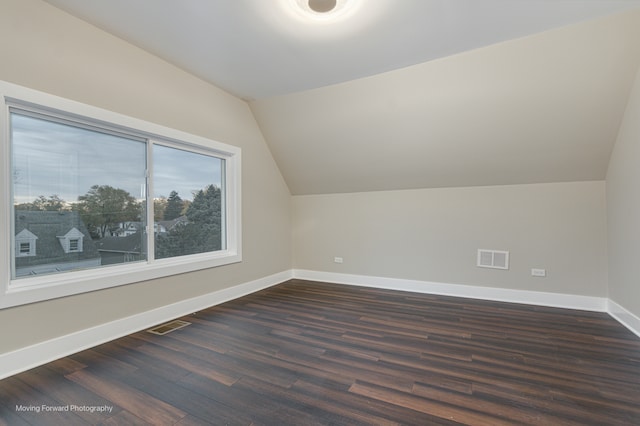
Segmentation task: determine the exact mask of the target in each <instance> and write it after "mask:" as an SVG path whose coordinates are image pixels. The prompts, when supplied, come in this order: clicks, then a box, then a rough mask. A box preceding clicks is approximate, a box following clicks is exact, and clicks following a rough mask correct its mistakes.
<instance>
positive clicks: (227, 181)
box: [0, 81, 242, 309]
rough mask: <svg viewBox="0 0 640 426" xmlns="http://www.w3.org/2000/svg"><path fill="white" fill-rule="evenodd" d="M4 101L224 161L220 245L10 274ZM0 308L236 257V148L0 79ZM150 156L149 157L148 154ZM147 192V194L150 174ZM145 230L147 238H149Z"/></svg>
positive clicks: (238, 187)
mask: <svg viewBox="0 0 640 426" xmlns="http://www.w3.org/2000/svg"><path fill="white" fill-rule="evenodd" d="M10 106H13V107H17V108H20V109H29V108H32V109H34V110H36V111H38V112H45V113H47V114H49V115H51V116H54V117H55V116H57V117H62V118H66V119H71V120H75V119H77V120H79V121H80V122H83V123H86V124H90V125H95V126H98V127H102V128H107V129H115V130H117V131H120V132H124V133H127V134H132V135H134V136H138V137H142V138H145V139H146V140H147V141H148V142H147V146H148V148H147V149H148V150H151V149H152V145H153V144H155V143H157V144H161V145H167V146H175V147H180V148H181V149H187V150H190V151H194V152H203V153H207V154H208V155H213V156H215V157H218V158H221V159H224V160H225V168H224V176H223V182H224V191H225V195H226V196H225V197H224V205H223V209H224V216H223V217H224V220H225V223H226V226H225V227H223V228H224V231H223V232H224V238H225V241H226V242H225V249H224V250H219V251H215V252H208V253H199V254H193V255H186V256H178V257H171V258H166V259H157V260H156V259H153V257H152V256H153V245H152V244H148V250H149V252H150V253H149V256H150V257H149V259H150V260H148V261H141V262H132V263H124V264H118V265H109V266H104V267H100V268H95V269H88V270H79V271H72V272H64V273H59V274H51V275H43V276H34V277H21V278H19V279H12V278H11V277H12V274H11V268H12V265H13V262H12V257H13V256H15V250H17V247H15V244H12V242H15V238H14V237H15V235H12V233H13V232H14V224H13V221H14V217H13V216H14V215H13V208H12V203H13V194H12V175H11V152H10V145H11V129H10V120H9V108H10ZM0 155H1V159H0V161H2V173H0V190H1V194H2V195H0V197H1V200H2V201H1V203H2V207H1V208H0V241H2V242H3V243H0V274H1V276H0V309H2V308H6V307H10V306H17V305H23V304H27V303H33V302H37V301H42V300H49V299H54V298H58V297H64V296H69V295H73V294H79V293H85V292H90V291H96V290H101V289H105V288H110V287H115V286H120V285H125V284H131V283H136V282H141V281H147V280H153V279H156V278H160V277H166V276H170V275H176V274H182V273H186V272H191V271H196V270H201V269H207V268H215V267H219V266H223V265H228V264H231V263H237V262H241V261H242V233H241V217H242V214H241V150H240V148H239V147H236V146H232V145H228V144H225V143H222V142H218V141H214V140H211V139H208V138H204V137H201V136H197V135H192V134H189V133H186V132H182V131H180V130H176V129H171V128H168V127H164V126H161V125H158V124H155V123H151V122H148V121H144V120H140V119H137V118H133V117H129V116H126V115H122V114H119V113H115V112H112V111H107V110H104V109H102V108H97V107H94V106H90V105H86V104H83V103H79V102H76V101H72V100H69V99H64V98H61V97H58V96H54V95H50V94H47V93H43V92H39V91H36V90H33V89H29V88H26V87H22V86H18V85H15V84H12V83H8V82H4V81H0ZM148 158H150V156H148ZM148 181H149V184H148V185H147V191H148V193H149V194H153V191H152V190H153V188H152V183H151V179H148ZM153 223H154V221H153V199H152V197H150V196H149V197H147V226H152V224H153ZM147 234H148V235H149V236H148V238H149V240H148V243H149V242H150V239H151V238H152V237H151V235H150V234H153V233H149V232H147Z"/></svg>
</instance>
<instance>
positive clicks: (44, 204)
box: [15, 194, 69, 212]
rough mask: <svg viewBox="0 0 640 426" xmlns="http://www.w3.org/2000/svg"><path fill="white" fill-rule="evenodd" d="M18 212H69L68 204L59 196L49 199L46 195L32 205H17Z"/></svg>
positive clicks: (52, 196) (51, 196)
mask: <svg viewBox="0 0 640 426" xmlns="http://www.w3.org/2000/svg"><path fill="white" fill-rule="evenodd" d="M15 208H16V210H31V211H52V212H61V211H66V210H69V206H68V205H67V202H66V201H64V200H63V199H62V198H60V197H59V196H58V195H56V194H54V195H50V196H49V198H47V197H45V196H44V195H40V196H39V197H38V198H36V199H35V200H34V201H32V202H31V203H22V204H17V205H16V207H15Z"/></svg>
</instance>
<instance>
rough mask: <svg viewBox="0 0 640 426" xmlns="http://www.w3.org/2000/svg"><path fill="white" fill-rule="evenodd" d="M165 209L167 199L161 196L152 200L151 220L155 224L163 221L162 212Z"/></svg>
mask: <svg viewBox="0 0 640 426" xmlns="http://www.w3.org/2000/svg"><path fill="white" fill-rule="evenodd" d="M166 208H167V197H165V196H163V195H161V196H160V197H158V198H154V199H153V220H155V221H156V222H158V221H161V220H163V219H164V211H165V210H166Z"/></svg>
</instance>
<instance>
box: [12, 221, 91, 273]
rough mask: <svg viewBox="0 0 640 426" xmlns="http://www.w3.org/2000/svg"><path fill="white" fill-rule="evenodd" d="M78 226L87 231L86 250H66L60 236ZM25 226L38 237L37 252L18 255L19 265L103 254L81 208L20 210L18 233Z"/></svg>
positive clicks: (41, 263) (17, 266)
mask: <svg viewBox="0 0 640 426" xmlns="http://www.w3.org/2000/svg"><path fill="white" fill-rule="evenodd" d="M74 228H75V229H76V230H78V231H79V232H81V233H82V235H84V238H83V244H82V246H83V247H82V252H74V253H65V252H64V249H63V248H62V246H61V244H60V240H59V238H58V237H59V236H64V235H66V234H67V233H68V232H69V231H71V230H72V229H74ZM23 230H28V231H29V232H31V233H32V234H34V235H35V236H36V237H38V240H37V242H36V255H35V256H24V257H22V256H19V257H16V268H22V267H28V266H35V265H44V264H55V263H61V262H71V261H78V260H88V259H96V258H99V257H100V255H99V253H98V251H97V250H96V247H95V245H94V244H93V241H92V240H91V237H90V235H89V231H88V230H87V227H86V226H85V224H84V222H83V221H82V220H81V219H80V215H79V214H78V212H56V211H28V210H16V212H15V232H16V235H18V234H20V233H21V232H22V231H23Z"/></svg>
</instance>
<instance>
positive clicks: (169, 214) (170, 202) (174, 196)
mask: <svg viewBox="0 0 640 426" xmlns="http://www.w3.org/2000/svg"><path fill="white" fill-rule="evenodd" d="M183 205H184V203H183V201H182V198H180V196H179V195H178V193H177V192H176V191H171V194H169V198H167V206H166V207H165V209H164V220H173V219H175V218H177V217H180V216H181V215H182V207H183Z"/></svg>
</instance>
